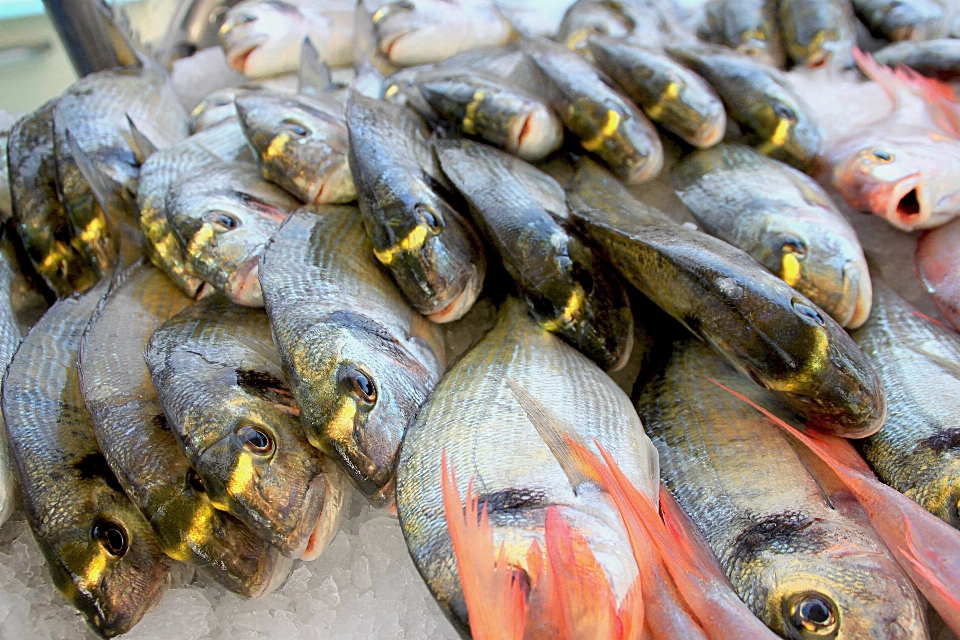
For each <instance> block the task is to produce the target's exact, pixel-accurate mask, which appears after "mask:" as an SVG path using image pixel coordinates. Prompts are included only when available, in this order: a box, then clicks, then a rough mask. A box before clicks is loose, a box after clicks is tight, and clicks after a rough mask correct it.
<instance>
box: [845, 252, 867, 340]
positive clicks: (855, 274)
mask: <svg viewBox="0 0 960 640" xmlns="http://www.w3.org/2000/svg"><path fill="white" fill-rule="evenodd" d="M843 281H844V287H843V289H844V291H846V290H847V286H846V284H847V283H848V282H851V283H853V286H855V287H856V288H857V296H856V304H854V307H853V310H852V311H851V312H850V316H849V317H848V318H846V319H845V322H840V325H841V326H842V327H844V328H846V329H857V328H859V327H861V326H863V323H865V322H866V321H867V318H869V317H870V310H871V308H872V307H873V286H872V284H871V282H870V272H869V271H868V270H867V267H866V265H863V268H861V265H860V264H858V262H857V261H855V260H848V261H847V263H846V264H845V265H843Z"/></svg>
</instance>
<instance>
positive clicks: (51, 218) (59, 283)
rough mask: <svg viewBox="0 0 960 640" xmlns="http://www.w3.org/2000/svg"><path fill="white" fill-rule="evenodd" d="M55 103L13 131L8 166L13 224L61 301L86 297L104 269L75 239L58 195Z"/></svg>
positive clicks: (36, 267)
mask: <svg viewBox="0 0 960 640" xmlns="http://www.w3.org/2000/svg"><path fill="white" fill-rule="evenodd" d="M55 105H56V100H51V101H49V102H47V103H46V104H44V105H43V106H42V107H40V108H39V109H37V110H36V111H34V112H33V113H31V114H29V115H27V116H24V117H23V118H21V119H20V120H18V121H17V123H16V124H15V125H14V126H13V129H12V130H11V131H10V137H9V143H8V147H7V155H6V160H7V164H8V165H9V167H10V195H11V204H12V207H13V220H14V223H15V224H16V227H17V231H18V232H19V235H20V238H21V240H22V241H23V247H24V249H25V250H26V253H27V257H28V258H29V259H30V263H31V264H32V265H33V268H34V269H35V270H36V272H37V274H38V275H39V276H40V277H41V278H42V279H43V282H44V283H45V284H46V285H47V286H48V287H49V288H50V289H51V290H52V291H53V292H54V293H55V294H56V295H57V296H59V297H66V296H69V295H70V294H71V293H73V292H74V291H81V292H82V291H86V290H88V289H90V288H91V287H92V286H93V285H94V284H96V282H97V280H99V279H100V274H101V270H100V266H99V264H97V263H96V262H95V261H94V260H93V256H89V255H87V254H85V253H84V246H83V244H82V242H81V241H80V239H79V238H76V237H75V235H74V233H73V227H72V226H71V225H70V219H69V218H68V217H67V210H66V208H65V207H64V206H63V203H62V202H61V200H60V195H59V193H58V191H57V166H56V157H55V155H54V150H53V144H54V133H53V108H54V106H55Z"/></svg>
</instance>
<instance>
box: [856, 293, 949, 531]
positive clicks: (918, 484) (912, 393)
mask: <svg viewBox="0 0 960 640" xmlns="http://www.w3.org/2000/svg"><path fill="white" fill-rule="evenodd" d="M852 335H853V339H854V340H855V341H856V342H857V344H858V345H860V348H861V349H862V350H863V352H864V353H865V354H866V355H867V357H868V358H870V360H871V361H872V362H873V365H874V367H875V368H876V370H877V373H878V374H879V375H880V381H881V382H882V383H883V388H884V391H885V392H886V394H887V402H888V405H889V410H888V414H887V420H886V422H885V423H884V425H883V428H882V429H880V431H878V432H877V433H875V434H873V435H872V436H870V437H869V438H866V439H864V440H863V441H860V442H858V443H857V448H858V449H859V450H860V452H861V453H862V454H863V457H864V458H865V459H866V460H867V462H868V463H869V464H870V467H871V468H872V469H873V470H874V472H875V473H876V474H877V476H878V477H879V478H880V479H881V480H882V481H883V482H884V483H886V484H888V485H890V486H891V487H893V488H894V489H896V490H897V491H899V492H901V493H903V494H904V495H906V496H907V497H908V498H910V499H911V500H913V501H914V502H916V503H918V504H919V505H920V506H922V507H923V508H924V509H926V510H927V511H929V512H930V513H932V514H933V515H935V516H937V517H938V518H940V519H941V520H943V521H945V522H947V523H948V524H950V525H952V526H954V527H956V528H958V529H960V424H958V423H957V420H956V418H955V416H956V415H957V411H956V410H955V407H954V406H953V405H954V403H955V402H956V400H955V398H957V397H958V396H957V394H956V393H955V392H954V390H955V389H956V388H957V387H958V386H960V336H958V335H957V333H956V332H955V331H953V330H951V329H949V328H947V327H945V326H943V325H941V324H939V323H937V322H932V321H931V320H930V319H928V318H926V317H924V316H922V315H921V314H920V313H919V312H918V311H917V310H916V309H914V308H913V307H912V306H910V305H909V304H908V303H907V302H906V301H905V300H903V298H901V297H900V296H898V295H897V294H896V293H895V292H894V291H893V290H892V289H890V288H889V287H888V286H887V285H886V284H885V283H883V282H882V281H881V282H879V283H878V284H877V287H876V303H875V305H874V311H873V313H872V314H870V319H869V320H868V321H867V323H866V324H865V325H863V326H862V327H861V328H860V329H858V330H857V331H855V332H853V334H852Z"/></svg>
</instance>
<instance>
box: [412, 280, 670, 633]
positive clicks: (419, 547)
mask: <svg viewBox="0 0 960 640" xmlns="http://www.w3.org/2000/svg"><path fill="white" fill-rule="evenodd" d="M508 380H509V381H512V382H514V383H515V384H517V385H519V386H520V387H521V388H523V389H524V390H525V391H527V392H528V393H529V394H531V395H533V396H534V397H535V398H536V399H537V400H539V401H540V402H541V403H542V404H543V405H545V406H546V408H547V409H548V410H550V411H552V412H553V413H554V414H555V415H557V416H560V417H562V419H563V420H564V421H565V422H566V423H567V424H568V425H569V427H570V428H571V430H572V431H574V434H573V435H575V436H576V435H578V436H579V437H580V439H582V440H583V441H584V442H586V443H588V446H590V447H591V448H592V447H593V444H592V443H593V440H596V441H597V443H599V444H600V445H601V446H603V447H605V448H606V449H607V450H608V451H610V453H611V454H612V455H613V457H614V459H615V460H616V462H617V464H618V465H619V466H620V468H621V469H622V470H623V472H624V474H625V475H626V476H627V477H628V478H629V479H630V481H631V482H632V483H633V484H634V485H635V486H636V487H638V488H639V489H640V490H642V491H645V492H646V493H647V494H648V495H650V497H651V498H652V499H654V501H656V499H657V498H656V496H657V490H658V482H657V476H658V463H657V452H656V450H655V449H654V448H653V447H652V446H651V444H650V441H649V439H648V438H647V437H646V435H645V434H644V432H643V427H642V425H641V424H640V421H639V420H638V419H637V415H636V412H635V411H634V410H633V408H632V407H631V406H630V401H629V399H628V398H627V396H626V395H625V394H624V393H623V392H622V391H621V390H620V389H619V388H618V387H617V386H616V384H615V383H614V382H613V381H612V380H611V379H610V378H609V377H608V376H606V375H605V374H604V373H603V372H602V371H600V369H599V368H597V367H596V366H595V365H594V364H593V363H592V362H590V361H589V360H588V359H587V358H586V357H584V356H583V355H581V354H580V353H578V352H577V351H576V350H574V349H573V348H571V347H570V346H568V345H567V344H565V343H564V342H563V341H562V340H559V339H558V338H556V337H555V336H553V335H551V334H550V333H549V332H546V331H544V330H543V329H542V328H540V327H539V326H538V325H537V323H536V322H535V321H534V320H533V319H532V318H531V317H530V315H529V314H528V312H527V306H526V304H524V303H523V302H522V301H520V300H518V299H516V298H508V299H507V300H506V301H505V302H504V303H503V305H502V307H501V310H500V314H499V316H498V318H497V323H496V324H495V325H494V327H493V329H491V330H490V331H489V332H488V333H487V334H486V336H484V338H483V339H482V340H481V341H480V342H479V343H478V344H477V345H476V346H475V347H473V348H472V349H470V351H468V352H467V353H466V354H465V355H464V356H463V358H462V359H461V360H460V361H459V362H458V363H457V364H456V365H454V367H453V368H452V369H451V370H450V371H449V372H448V373H447V375H445V376H444V378H443V380H442V381H441V382H440V384H439V385H437V388H436V389H435V390H434V391H433V392H432V393H431V394H430V398H429V399H428V400H427V403H426V404H425V405H424V406H423V408H422V409H421V410H420V411H419V412H418V413H417V419H416V421H415V422H414V423H413V424H412V425H411V427H410V429H409V431H408V432H407V435H406V436H405V437H404V440H403V445H402V447H401V451H400V463H399V465H398V472H397V473H398V477H397V513H398V515H399V516H400V526H401V527H402V528H403V533H404V537H405V538H406V541H407V548H408V549H409V551H410V555H411V556H412V557H413V559H414V563H415V564H416V565H417V569H418V570H419V571H420V574H421V575H422V576H423V578H424V580H425V581H426V583H427V586H428V587H429V588H430V591H431V592H432V593H433V595H434V597H435V598H436V599H437V601H438V602H439V603H440V606H441V607H442V608H443V609H444V610H446V611H447V612H449V613H450V614H451V618H454V619H455V620H457V621H459V622H460V624H465V622H466V609H465V606H464V603H463V595H462V593H461V591H460V583H459V576H458V572H457V569H456V566H455V561H454V559H453V554H452V552H451V543H450V539H449V533H448V530H447V525H446V521H445V519H444V510H443V504H442V500H441V491H440V474H441V467H440V458H441V454H442V453H443V452H444V451H445V452H446V456H447V462H448V464H449V465H450V466H451V467H452V468H453V470H454V472H455V473H456V477H457V480H458V484H459V485H460V487H461V490H462V491H465V490H466V487H467V484H468V481H469V480H470V479H471V478H472V479H473V486H474V488H475V490H476V491H477V492H478V493H479V494H480V496H479V497H480V502H481V503H483V502H486V503H487V508H488V511H489V514H490V524H491V525H492V527H493V531H494V533H493V536H494V548H500V545H501V543H503V544H504V545H505V546H504V549H505V552H506V559H507V562H508V563H509V564H510V565H514V566H517V567H520V568H523V567H525V566H526V553H527V549H528V547H529V545H530V543H531V542H533V541H534V540H537V541H538V542H539V544H540V548H541V549H543V548H545V547H544V521H545V513H546V510H547V507H549V506H550V505H554V506H556V508H557V509H558V511H559V512H560V514H561V515H562V516H563V517H564V519H565V520H566V521H567V522H569V523H570V525H571V527H573V528H576V529H577V530H578V531H579V532H580V534H581V535H583V536H584V538H585V539H586V540H587V542H588V544H589V545H590V547H591V550H592V551H593V553H594V555H595V556H596V558H597V561H598V562H599V563H600V565H601V566H602V567H603V568H604V570H605V571H606V573H607V576H608V577H609V578H610V582H611V586H612V587H613V591H614V593H615V594H616V596H617V597H618V599H621V598H623V596H624V593H625V592H626V589H627V587H628V586H629V584H630V582H631V581H632V580H633V578H634V577H635V576H636V572H637V566H636V563H635V561H634V559H633V557H632V555H631V554H630V551H629V544H627V542H626V533H625V532H624V531H623V529H622V524H621V522H620V518H619V516H618V515H617V512H616V511H615V510H614V509H613V507H612V506H611V504H610V503H609V502H608V501H607V499H606V498H605V497H604V494H603V493H602V492H601V491H600V490H599V489H598V488H597V487H595V486H594V485H592V484H591V483H589V482H587V483H580V484H579V485H578V486H577V487H576V491H574V488H573V487H572V486H571V481H570V480H569V479H568V477H567V475H566V474H565V473H564V471H563V469H562V468H561V466H560V464H559V463H558V462H557V458H555V457H554V456H553V454H552V453H551V452H550V449H548V448H547V445H546V444H545V443H544V441H543V440H542V439H541V437H540V436H539V434H538V432H537V430H536V428H535V427H534V426H533V424H532V423H531V422H530V420H529V418H528V417H527V414H526V413H525V410H524V409H523V408H522V407H521V405H520V404H519V402H518V401H517V399H516V397H515V395H514V392H513V391H512V390H511V388H510V387H509V386H508V382H507V381H508Z"/></svg>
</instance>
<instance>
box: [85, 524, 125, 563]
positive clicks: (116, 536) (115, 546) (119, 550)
mask: <svg viewBox="0 0 960 640" xmlns="http://www.w3.org/2000/svg"><path fill="white" fill-rule="evenodd" d="M92 534H93V538H94V539H95V540H97V541H98V542H99V543H100V544H101V545H102V546H103V548H104V549H106V550H107V552H108V553H109V554H110V555H112V556H117V557H120V556H122V555H123V554H125V553H126V552H127V532H126V531H124V529H123V527H121V526H120V525H119V524H117V523H115V522H98V523H97V524H95V525H93V531H92Z"/></svg>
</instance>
